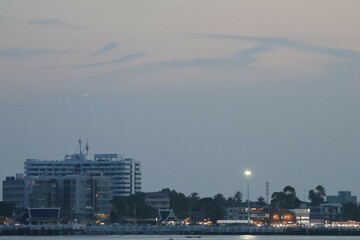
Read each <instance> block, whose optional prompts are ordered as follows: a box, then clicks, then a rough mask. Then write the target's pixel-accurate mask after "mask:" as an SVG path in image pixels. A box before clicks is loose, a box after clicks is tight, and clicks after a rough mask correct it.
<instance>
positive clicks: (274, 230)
mask: <svg viewBox="0 0 360 240" xmlns="http://www.w3.org/2000/svg"><path fill="white" fill-rule="evenodd" d="M0 232H1V235H7V236H11V235H17V236H56V235H185V236H186V235H189V236H195V235H196V236H199V235H298V236H360V228H359V227H283V228H279V227H256V226H218V225H214V226H196V225H195V226H156V225H120V226H112V225H105V226H85V225H81V224H59V225H2V226H0Z"/></svg>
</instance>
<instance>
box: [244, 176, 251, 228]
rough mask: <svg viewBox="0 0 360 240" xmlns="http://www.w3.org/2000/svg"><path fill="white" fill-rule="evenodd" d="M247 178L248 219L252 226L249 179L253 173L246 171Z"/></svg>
mask: <svg viewBox="0 0 360 240" xmlns="http://www.w3.org/2000/svg"><path fill="white" fill-rule="evenodd" d="M245 176H246V178H247V215H248V216H247V217H248V225H250V200H249V177H250V176H251V171H250V170H246V171H245Z"/></svg>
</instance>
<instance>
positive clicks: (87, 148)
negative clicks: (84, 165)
mask: <svg viewBox="0 0 360 240" xmlns="http://www.w3.org/2000/svg"><path fill="white" fill-rule="evenodd" d="M85 149H86V160H87V156H88V153H89V143H88V140H87V139H86V145H85Z"/></svg>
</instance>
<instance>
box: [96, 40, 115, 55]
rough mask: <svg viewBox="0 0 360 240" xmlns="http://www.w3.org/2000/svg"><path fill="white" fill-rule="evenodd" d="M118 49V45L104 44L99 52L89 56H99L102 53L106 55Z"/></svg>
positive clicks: (113, 43) (112, 43)
mask: <svg viewBox="0 0 360 240" xmlns="http://www.w3.org/2000/svg"><path fill="white" fill-rule="evenodd" d="M117 47H118V44H117V43H115V42H109V43H108V44H106V45H105V46H104V47H102V48H101V49H100V50H99V51H97V52H95V53H93V54H91V55H100V54H103V53H106V52H109V51H112V50H115V49H117Z"/></svg>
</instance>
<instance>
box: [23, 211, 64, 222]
mask: <svg viewBox="0 0 360 240" xmlns="http://www.w3.org/2000/svg"><path fill="white" fill-rule="evenodd" d="M26 222H27V223H29V224H32V225H42V224H58V223H60V222H61V218H60V208H28V218H27V219H26Z"/></svg>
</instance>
